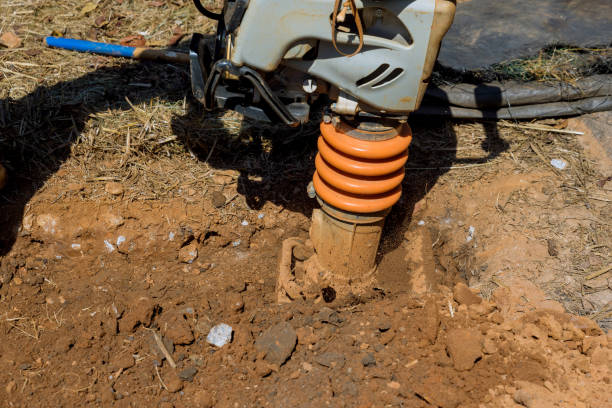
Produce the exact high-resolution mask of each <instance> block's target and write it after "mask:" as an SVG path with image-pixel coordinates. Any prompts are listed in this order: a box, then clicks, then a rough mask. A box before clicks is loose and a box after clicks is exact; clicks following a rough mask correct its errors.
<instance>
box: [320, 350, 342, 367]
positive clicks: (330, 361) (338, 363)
mask: <svg viewBox="0 0 612 408" xmlns="http://www.w3.org/2000/svg"><path fill="white" fill-rule="evenodd" d="M344 361H345V357H344V355H343V354H340V353H336V352H333V351H328V352H325V353H322V354H319V355H318V356H316V357H315V362H317V363H318V364H320V365H322V366H324V367H327V368H342V367H344Z"/></svg>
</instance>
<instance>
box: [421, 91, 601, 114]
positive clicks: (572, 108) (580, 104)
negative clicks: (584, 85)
mask: <svg viewBox="0 0 612 408" xmlns="http://www.w3.org/2000/svg"><path fill="white" fill-rule="evenodd" d="M609 110H612V96H596V97H592V98H585V99H579V100H575V101H568V102H552V103H539V104H532V105H520V106H509V107H504V108H498V109H471V108H464V107H460V106H450V105H446V106H444V105H429V104H423V105H421V107H420V108H419V109H418V110H417V111H415V112H413V113H412V114H413V115H418V116H446V117H451V118H456V119H492V120H494V119H509V120H513V119H536V118H555V117H561V116H577V115H584V114H587V113H595V112H603V111H609Z"/></svg>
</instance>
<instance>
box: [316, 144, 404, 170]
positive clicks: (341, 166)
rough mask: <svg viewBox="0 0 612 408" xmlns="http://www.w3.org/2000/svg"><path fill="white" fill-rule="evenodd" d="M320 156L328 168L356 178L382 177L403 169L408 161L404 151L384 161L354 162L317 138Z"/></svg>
mask: <svg viewBox="0 0 612 408" xmlns="http://www.w3.org/2000/svg"><path fill="white" fill-rule="evenodd" d="M317 146H318V147H319V152H320V153H321V156H323V157H324V158H325V161H326V162H327V163H329V165H330V166H332V167H335V168H336V169H338V170H341V171H344V172H345V173H348V174H354V175H356V176H373V177H375V176H384V175H386V174H391V173H394V172H396V171H398V170H401V169H403V168H404V165H405V164H406V161H408V150H404V152H403V153H400V155H399V156H396V157H393V158H390V159H386V160H365V159H361V160H356V159H353V158H351V157H349V156H347V155H345V154H343V153H340V152H339V151H337V150H335V149H334V148H333V147H331V146H330V145H329V144H327V142H326V141H325V139H323V137H319V141H318V143H317Z"/></svg>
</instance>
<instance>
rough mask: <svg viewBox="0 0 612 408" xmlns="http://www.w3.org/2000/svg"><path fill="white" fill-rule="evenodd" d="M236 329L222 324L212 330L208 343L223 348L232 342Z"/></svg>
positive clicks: (207, 337)
mask: <svg viewBox="0 0 612 408" xmlns="http://www.w3.org/2000/svg"><path fill="white" fill-rule="evenodd" d="M233 331H234V329H232V327H231V326H229V325H227V324H225V323H221V324H218V325H216V326H214V327H213V328H212V329H210V332H209V333H208V336H206V341H207V342H208V343H210V344H212V345H213V346H216V347H223V346H225V345H226V344H227V343H229V342H231V341H232V333H233Z"/></svg>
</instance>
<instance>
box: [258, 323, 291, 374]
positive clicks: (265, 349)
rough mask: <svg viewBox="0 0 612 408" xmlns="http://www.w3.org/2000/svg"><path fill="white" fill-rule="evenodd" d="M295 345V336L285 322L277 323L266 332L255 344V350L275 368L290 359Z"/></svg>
mask: <svg viewBox="0 0 612 408" xmlns="http://www.w3.org/2000/svg"><path fill="white" fill-rule="evenodd" d="M296 344H297V334H296V332H295V330H294V329H293V327H291V325H290V324H289V323H287V322H282V323H278V324H277V325H274V326H272V327H270V328H269V329H268V330H266V331H265V332H264V333H263V334H262V335H261V337H259V338H258V339H257V341H256V342H255V348H256V349H257V351H258V352H260V353H265V360H266V361H267V362H269V363H272V364H275V365H277V366H281V365H283V363H284V362H285V361H287V360H288V359H289V357H291V354H292V353H293V350H294V349H295V346H296Z"/></svg>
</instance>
